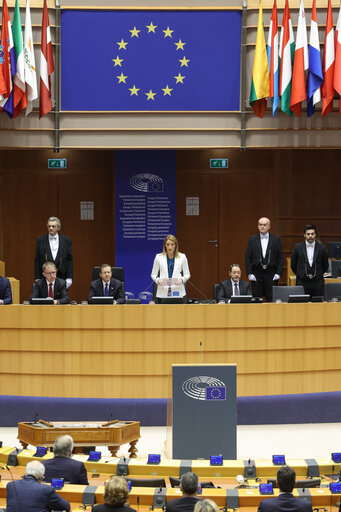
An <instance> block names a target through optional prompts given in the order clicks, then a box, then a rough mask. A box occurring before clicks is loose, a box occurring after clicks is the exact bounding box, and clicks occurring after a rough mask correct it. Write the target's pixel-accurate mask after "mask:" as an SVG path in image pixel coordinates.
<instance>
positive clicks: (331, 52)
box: [321, 0, 335, 117]
mask: <svg viewBox="0 0 341 512" xmlns="http://www.w3.org/2000/svg"><path fill="white" fill-rule="evenodd" d="M334 44H335V41H334V27H333V11H332V5H331V2H330V0H328V11H327V21H326V33H325V37H324V50H323V62H322V72H323V84H322V89H321V92H322V117H324V116H326V115H327V114H329V112H331V111H332V110H333V98H334V67H335V48H334Z"/></svg>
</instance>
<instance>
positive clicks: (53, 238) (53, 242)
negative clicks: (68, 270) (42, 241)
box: [49, 233, 59, 260]
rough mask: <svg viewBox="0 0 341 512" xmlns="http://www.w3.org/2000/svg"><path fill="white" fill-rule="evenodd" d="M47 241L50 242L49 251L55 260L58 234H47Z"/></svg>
mask: <svg viewBox="0 0 341 512" xmlns="http://www.w3.org/2000/svg"><path fill="white" fill-rule="evenodd" d="M49 243H50V249H51V252H52V257H53V259H54V260H55V259H56V256H57V252H58V249H59V236H58V233H57V234H56V236H51V235H49Z"/></svg>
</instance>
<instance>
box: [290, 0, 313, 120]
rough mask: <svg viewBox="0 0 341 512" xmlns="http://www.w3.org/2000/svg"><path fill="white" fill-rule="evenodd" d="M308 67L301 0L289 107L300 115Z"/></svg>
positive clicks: (305, 92) (305, 29)
mask: <svg viewBox="0 0 341 512" xmlns="http://www.w3.org/2000/svg"><path fill="white" fill-rule="evenodd" d="M308 67H309V58H308V40H307V26H306V22H305V13H304V6H303V2H302V0H301V4H300V12H299V15H298V24H297V34H296V47H295V60H294V69H293V72H292V86H291V98H290V109H291V110H292V111H293V112H295V114H297V115H298V117H301V110H302V101H304V100H305V99H306V98H307V89H306V77H305V72H306V71H307V70H308Z"/></svg>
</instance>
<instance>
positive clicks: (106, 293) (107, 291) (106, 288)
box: [104, 283, 109, 297]
mask: <svg viewBox="0 0 341 512" xmlns="http://www.w3.org/2000/svg"><path fill="white" fill-rule="evenodd" d="M104 296H105V297H109V288H108V283H106V284H105V289H104Z"/></svg>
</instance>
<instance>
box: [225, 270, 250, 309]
mask: <svg viewBox="0 0 341 512" xmlns="http://www.w3.org/2000/svg"><path fill="white" fill-rule="evenodd" d="M241 274H242V269H241V267H240V265H239V263H233V264H232V265H230V269H229V276H230V279H227V280H226V281H221V283H219V289H218V293H217V301H218V302H222V301H224V302H230V299H231V296H232V295H251V291H250V286H249V283H248V282H246V281H242V280H241V279H240V276H241Z"/></svg>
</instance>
